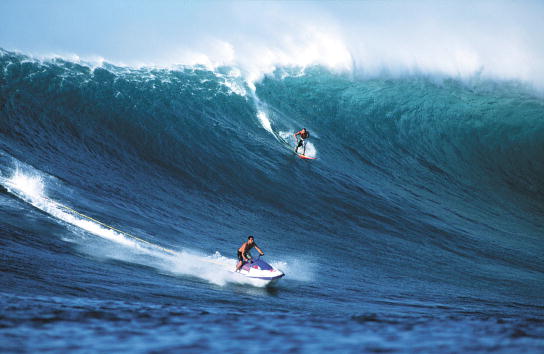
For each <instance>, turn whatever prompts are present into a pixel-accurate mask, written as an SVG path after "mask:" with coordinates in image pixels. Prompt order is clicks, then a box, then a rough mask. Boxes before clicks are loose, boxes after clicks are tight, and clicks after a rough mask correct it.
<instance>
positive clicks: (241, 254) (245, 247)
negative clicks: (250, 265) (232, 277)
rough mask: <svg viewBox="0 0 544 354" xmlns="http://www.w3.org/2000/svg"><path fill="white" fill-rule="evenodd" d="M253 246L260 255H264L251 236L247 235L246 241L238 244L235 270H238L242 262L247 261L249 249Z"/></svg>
mask: <svg viewBox="0 0 544 354" xmlns="http://www.w3.org/2000/svg"><path fill="white" fill-rule="evenodd" d="M253 247H255V249H256V250H257V251H259V253H260V254H261V256H264V252H263V251H262V250H261V249H260V248H259V246H257V244H256V243H255V239H254V238H253V236H251V235H249V236H248V237H247V242H244V243H243V244H242V246H240V248H238V264H237V265H236V271H239V270H240V268H241V267H242V264H244V262H247V261H249V257H250V255H249V251H250V250H251V249H252V248H253Z"/></svg>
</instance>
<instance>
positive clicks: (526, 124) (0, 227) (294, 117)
mask: <svg viewBox="0 0 544 354" xmlns="http://www.w3.org/2000/svg"><path fill="white" fill-rule="evenodd" d="M543 118H544V100H543V99H542V97H541V95H539V94H537V93H535V92H534V91H532V90H531V89H529V88H527V87H525V86H524V85H523V84H520V83H517V82H504V81H490V80H483V79H477V78H475V79H474V80H470V81H467V80H465V81H460V80H456V79H452V78H447V77H440V78H437V77H433V76H426V75H411V76H407V77H397V78H394V77H387V76H384V77H381V78H380V77H373V78H365V77H362V76H357V75H354V74H350V75H347V74H341V73H334V72H330V71H328V70H326V69H324V68H321V67H312V68H307V69H306V70H305V71H304V72H303V73H301V72H300V71H299V70H297V69H295V68H283V69H278V70H277V71H276V72H275V73H274V74H272V75H268V76H266V77H265V78H263V79H262V80H260V81H258V82H256V84H255V89H254V90H253V88H252V87H248V85H247V84H246V83H245V82H244V80H243V78H241V77H239V76H238V75H235V74H233V71H232V70H231V68H219V69H217V70H216V71H210V70H208V69H205V68H204V67H198V66H196V67H179V68H171V69H152V68H142V69H131V68H124V67H116V66H113V65H109V64H103V65H101V66H99V67H92V66H90V65H86V64H83V63H75V62H70V61H66V60H61V59H50V60H37V59H33V58H29V57H27V56H25V55H22V54H16V53H12V52H6V51H2V52H0V182H1V186H0V218H1V222H0V249H1V258H2V260H1V263H0V264H1V267H2V269H1V277H0V285H1V288H0V309H1V310H0V348H1V349H2V352H38V351H52V352H65V351H71V352H163V351H164V352H167V351H171V352H212V351H213V352H217V351H219V352H227V351H229V352H230V351H243V352H324V351H333V352H374V351H376V352H397V351H409V352H441V353H442V352H489V351H493V352H494V351H496V352H505V353H512V352H531V353H532V352H534V353H537V352H542V351H543V350H544V341H543V338H544V299H543V294H544V227H543V224H544V159H543V157H544V119H543ZM302 127H306V128H308V129H309V130H310V131H311V134H312V137H311V139H310V143H309V145H308V154H310V155H312V156H316V157H317V160H313V161H304V160H301V159H299V158H298V157H296V156H295V155H294V154H293V153H292V152H291V151H289V150H288V149H287V148H286V147H285V146H284V145H283V143H282V142H283V140H288V141H289V136H290V135H292V134H293V133H294V132H295V131H297V130H299V129H300V128H302ZM291 143H292V141H291ZM67 207H68V208H70V209H67ZM89 217H90V218H92V219H93V220H91V219H89ZM100 223H104V224H106V225H110V226H111V227H114V228H116V229H118V230H122V231H123V232H125V233H128V234H129V235H127V234H124V233H121V232H118V231H115V230H113V229H111V228H108V227H105V226H103V225H102V224H100ZM249 234H253V235H255V238H256V241H257V244H258V245H259V246H260V247H261V248H262V249H263V251H264V252H265V253H266V256H265V259H266V260H267V261H268V262H269V263H271V264H272V265H274V266H275V267H277V268H279V269H281V270H283V271H284V272H285V273H286V276H285V277H284V278H283V279H282V280H281V281H280V282H279V283H277V284H276V285H275V286H273V287H258V286H254V285H252V284H248V283H247V281H245V280H243V279H241V278H240V277H237V276H234V275H233V274H232V273H230V272H229V270H230V269H232V268H234V265H235V263H236V259H235V258H236V256H235V253H236V249H237V248H238V247H239V246H240V245H241V243H242V242H244V241H245V239H246V237H247V235H249ZM132 236H135V237H137V238H134V237H132ZM165 249H166V250H167V251H168V252H165ZM170 251H173V252H170Z"/></svg>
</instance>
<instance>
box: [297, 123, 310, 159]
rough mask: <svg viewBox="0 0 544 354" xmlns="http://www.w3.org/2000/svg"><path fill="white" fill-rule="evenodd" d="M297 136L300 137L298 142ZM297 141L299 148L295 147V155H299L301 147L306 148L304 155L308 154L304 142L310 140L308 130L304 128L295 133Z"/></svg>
mask: <svg viewBox="0 0 544 354" xmlns="http://www.w3.org/2000/svg"><path fill="white" fill-rule="evenodd" d="M297 135H300V140H298V137H297ZM294 136H295V140H296V141H297V146H296V147H295V153H297V154H298V148H299V147H301V146H304V151H303V152H302V154H303V155H304V153H305V152H306V144H304V140H306V139H308V138H309V137H310V132H309V131H308V130H306V128H302V130H301V131H299V132H296V133H295V135H294Z"/></svg>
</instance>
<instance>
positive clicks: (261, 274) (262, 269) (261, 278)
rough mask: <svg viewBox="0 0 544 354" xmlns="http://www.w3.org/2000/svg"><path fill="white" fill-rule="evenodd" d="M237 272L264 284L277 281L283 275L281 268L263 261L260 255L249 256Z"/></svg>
mask: <svg viewBox="0 0 544 354" xmlns="http://www.w3.org/2000/svg"><path fill="white" fill-rule="evenodd" d="M237 273H239V274H241V275H243V276H245V277H247V278H250V279H254V280H256V281H258V282H259V283H264V284H266V285H269V284H272V283H275V282H277V281H278V280H279V279H280V278H281V277H283V276H284V275H285V274H284V273H283V272H282V271H281V270H278V269H276V268H274V267H272V266H271V265H270V264H268V263H266V262H265V261H263V260H262V259H261V256H260V255H259V257H257V259H253V258H250V260H249V261H248V262H244V264H243V265H242V267H241V268H240V270H239V271H238V272H237Z"/></svg>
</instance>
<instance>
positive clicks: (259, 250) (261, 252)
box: [255, 245, 264, 256]
mask: <svg viewBox="0 0 544 354" xmlns="http://www.w3.org/2000/svg"><path fill="white" fill-rule="evenodd" d="M255 249H256V250H257V251H258V252H259V253H260V254H261V256H263V255H264V252H263V251H261V249H260V248H259V246H257V245H255Z"/></svg>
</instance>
